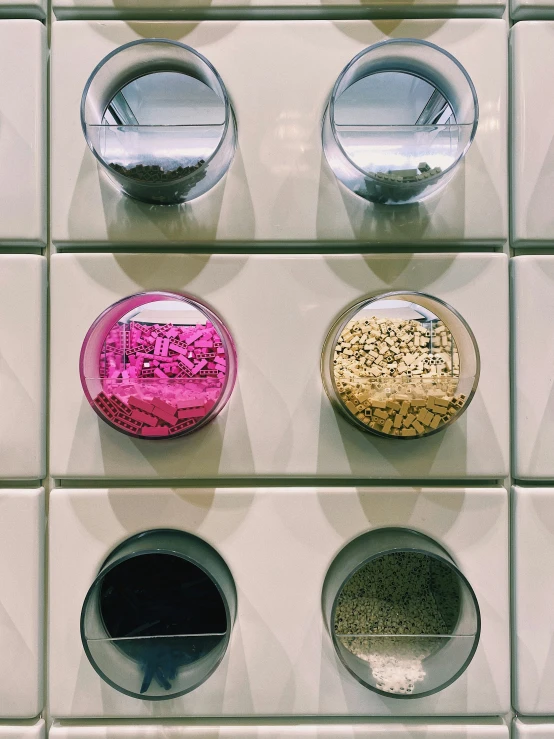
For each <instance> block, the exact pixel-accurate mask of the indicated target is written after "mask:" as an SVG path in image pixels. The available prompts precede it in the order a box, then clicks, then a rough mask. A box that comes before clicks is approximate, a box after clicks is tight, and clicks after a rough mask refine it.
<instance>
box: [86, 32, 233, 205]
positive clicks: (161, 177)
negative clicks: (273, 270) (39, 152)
mask: <svg viewBox="0 0 554 739" xmlns="http://www.w3.org/2000/svg"><path fill="white" fill-rule="evenodd" d="M118 57H120V58H118ZM104 67H105V68H104ZM145 68H146V70H149V69H151V70H152V71H146V72H145V71H144V70H145ZM110 73H112V74H113V77H115V78H116V79H119V78H121V84H118V83H117V82H114V80H113V79H112V74H110ZM114 93H115V94H114ZM82 117H83V127H84V130H85V135H86V137H87V141H88V144H89V146H90V147H91V149H92V151H93V152H94V153H95V155H96V156H97V158H98V159H99V160H100V161H101V162H102V164H103V165H104V166H105V167H106V168H107V171H108V173H109V174H110V177H111V178H112V179H114V180H115V181H116V182H117V183H118V184H119V185H120V187H121V189H122V190H123V191H124V192H126V193H127V194H128V195H131V196H132V197H136V198H138V199H141V200H147V201H149V202H153V203H159V204H171V203H179V202H183V201H185V200H190V199H191V198H193V197H197V196H198V195H201V194H202V193H203V192H206V191H207V190H208V189H209V188H211V187H212V186H213V185H214V184H215V183H216V182H217V181H218V180H219V179H220V178H221V177H222V176H223V174H224V173H225V171H226V170H227V168H228V166H229V164H230V162H231V159H232V156H233V152H234V140H235V130H234V129H235V124H234V118H233V114H232V110H231V108H230V103H229V100H228V98H227V93H226V91H225V88H224V86H223V83H222V81H221V79H220V78H219V76H218V75H217V73H216V72H215V70H214V69H213V68H212V67H211V65H210V64H209V62H208V61H207V60H205V59H204V58H203V57H201V56H200V55H198V54H196V52H194V51H193V50H192V49H189V48H188V47H186V46H184V45H183V44H178V43H176V42H171V41H167V40H163V39H162V40H155V39H147V40H144V41H142V42H135V44H129V45H127V46H124V47H121V49H119V50H116V52H114V54H112V55H110V56H108V57H106V59H105V60H104V61H103V62H102V64H101V65H99V67H98V68H97V70H95V71H94V73H93V75H92V76H91V78H90V80H89V83H88V84H87V87H86V88H85V93H84V98H83V109H82Z"/></svg>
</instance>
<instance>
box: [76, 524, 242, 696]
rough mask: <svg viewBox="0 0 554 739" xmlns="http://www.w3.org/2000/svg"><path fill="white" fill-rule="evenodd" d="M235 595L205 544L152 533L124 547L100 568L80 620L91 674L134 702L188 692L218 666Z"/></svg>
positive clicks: (227, 576) (224, 569)
mask: <svg viewBox="0 0 554 739" xmlns="http://www.w3.org/2000/svg"><path fill="white" fill-rule="evenodd" d="M235 609H236V590H235V586H234V582H233V579H232V576H231V573H230V572H229V570H228V568H227V566H226V565H225V563H224V562H223V560H222V559H221V557H220V556H219V555H218V554H217V552H215V550H213V549H212V548H211V547H210V546H209V545H208V544H206V542H203V541H202V540H200V539H198V538H197V537H194V536H192V535H189V534H185V533H183V532H174V531H152V532H146V533H145V534H141V535H139V536H137V537H133V538H132V539H129V540H127V541H126V542H124V544H123V546H122V547H119V548H118V549H117V550H115V552H112V554H111V555H110V557H109V558H108V559H107V560H106V562H105V563H104V565H103V566H102V568H101V570H100V573H99V575H98V577H97V578H96V580H95V581H94V583H93V585H92V587H91V588H90V590H89V592H88V594H87V597H86V599H85V603H84V605H83V611H82V614H81V637H82V641H83V646H84V648H85V651H86V653H87V656H88V658H89V660H90V662H91V663H92V665H93V667H94V668H95V670H96V671H97V672H98V674H99V675H100V676H101V677H102V678H103V679H104V680H105V681H106V682H108V683H109V684H110V685H111V686H112V687H114V688H116V689H117V690H119V691H121V692H123V693H126V694H127V695H131V696H133V697H136V698H142V699H148V700H162V699H169V698H174V697H176V696H177V695H182V694H184V693H187V692H189V691H190V690H193V689H194V688H195V687H198V685H200V684H201V683H202V682H204V681H205V680H206V679H207V678H208V677H209V676H210V675H211V674H212V673H213V671H214V670H215V669H216V667H217V666H218V664H219V663H220V662H221V659H222V658H223V656H224V654H225V651H226V649H227V645H228V642H229V638H230V632H231V628H232V623H233V621H234V615H235Z"/></svg>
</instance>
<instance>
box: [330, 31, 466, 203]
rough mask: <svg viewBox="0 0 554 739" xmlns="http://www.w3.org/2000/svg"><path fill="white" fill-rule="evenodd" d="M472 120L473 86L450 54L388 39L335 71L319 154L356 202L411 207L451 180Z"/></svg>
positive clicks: (424, 44)
mask: <svg viewBox="0 0 554 739" xmlns="http://www.w3.org/2000/svg"><path fill="white" fill-rule="evenodd" d="M478 119H479V106H478V102H477V94H476V91H475V87H474V85H473V82H472V81H471V78H470V77H469V75H468V73H467V72H466V70H465V69H464V68H463V67H462V65H461V64H460V63H459V62H458V61H457V60H456V59H455V58H454V57H453V56H452V55H451V54H449V53H448V52H447V51H445V50H444V49H441V48H439V47H438V46H435V45H434V44H431V43H429V42H428V41H422V40H420V39H408V38H406V39H390V40H388V41H382V42H381V43H378V44H375V45H374V46H370V47H369V48H367V49H365V50H364V51H362V52H361V53H360V54H358V55H357V56H356V57H354V59H352V61H351V62H350V63H349V64H348V65H347V66H346V67H345V68H344V70H343V71H342V72H341V74H340V76H339V78H338V79H337V81H336V83H335V86H334V88H333V90H332V93H331V96H330V99H329V103H328V106H327V109H326V111H325V114H324V118H323V133H322V136H323V149H324V151H325V155H326V157H327V161H328V162H329V165H330V167H331V169H332V170H333V172H334V174H335V176H336V177H337V178H338V179H339V180H340V181H341V182H342V183H343V184H344V185H345V186H346V187H347V188H348V189H349V190H351V191H352V192H354V193H356V194H357V195H359V196H360V197H362V198H365V199H366V200H369V201H371V202H374V203H381V204H384V205H395V204H404V203H413V202H417V201H421V200H423V199H425V198H427V197H429V196H430V195H432V194H434V193H435V192H437V191H438V190H440V189H441V188H442V187H444V185H446V183H447V182H448V181H449V180H450V179H451V178H452V177H453V175H454V173H455V171H456V168H457V167H458V165H459V164H460V162H461V161H462V159H463V158H464V156H465V154H466V153H467V150H468V149H469V147H470V145H471V143H472V141H473V139H474V137H475V133H476V131H477V124H478Z"/></svg>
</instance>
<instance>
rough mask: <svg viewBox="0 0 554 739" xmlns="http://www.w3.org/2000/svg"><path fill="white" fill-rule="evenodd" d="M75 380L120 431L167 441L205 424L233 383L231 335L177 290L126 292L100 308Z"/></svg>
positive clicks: (234, 360) (234, 361) (234, 368)
mask: <svg viewBox="0 0 554 739" xmlns="http://www.w3.org/2000/svg"><path fill="white" fill-rule="evenodd" d="M79 370H80V376H81V384H82V386H83V390H84V393H85V396H86V398H87V400H88V402H89V403H90V405H91V407H92V408H93V409H94V411H95V412H96V413H97V414H98V415H99V416H100V418H102V420H103V421H105V422H106V423H108V424H109V425H110V426H112V427H113V428H115V429H117V430H118V431H120V432H122V433H124V434H127V435H129V436H134V437H136V438H140V439H152V440H154V439H167V438H174V437H177V436H183V435H186V434H189V433H192V432H193V431H197V430H198V429H200V428H203V427H204V426H205V425H206V424H208V423H209V422H210V421H212V420H213V419H214V418H215V417H216V416H217V414H218V413H220V411H222V410H223V408H224V407H225V405H226V404H227V402H228V401H229V398H230V397H231V393H232V391H233V387H234V385H235V381H236V375H237V356H236V350H235V345H234V342H233V339H232V337H231V335H230V333H229V331H228V329H227V328H226V326H225V325H224V323H223V322H222V321H221V319H220V318H219V317H218V316H217V315H216V314H215V313H214V312H213V311H212V310H210V309H209V308H208V307H207V306H205V305H203V304H202V303H200V302H199V301H198V300H196V299H195V298H191V297H187V296H185V295H180V294H177V293H166V292H147V293H139V294H137V295H131V296H129V297H127V298H123V300H120V301H118V302H117V303H114V305H112V306H110V307H109V308H108V309H107V310H105V311H104V312H103V313H102V314H101V315H100V316H99V317H98V318H97V319H96V321H95V322H94V323H93V324H92V326H91V327H90V329H89V331H88V333H87V335H86V337H85V339H84V341H83V345H82V348H81V356H80V365H79Z"/></svg>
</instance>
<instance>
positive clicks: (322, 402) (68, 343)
mask: <svg viewBox="0 0 554 739" xmlns="http://www.w3.org/2000/svg"><path fill="white" fill-rule="evenodd" d="M147 290H170V291H171V290H173V291H177V292H181V293H185V294H190V295H192V296H193V297H197V298H199V299H200V300H202V301H206V302H207V303H208V305H210V306H211V307H212V309H214V310H215V311H216V312H217V313H218V315H219V316H220V317H221V318H222V319H223V321H224V322H225V323H226V325H227V326H228V328H229V330H230V332H231V335H232V336H233V338H234V340H235V342H236V344H237V351H238V381H237V385H236V387H235V389H234V392H233V394H232V396H231V399H230V402H229V404H228V405H227V407H226V408H225V409H224V410H223V412H222V413H220V414H219V416H217V418H216V419H215V420H214V421H213V422H212V423H210V424H209V425H207V426H206V427H204V428H203V429H201V430H199V431H197V432H195V433H193V434H190V435H189V436H187V437H182V438H176V439H169V440H162V441H159V440H158V441H151V440H142V439H133V438H131V437H128V436H125V435H124V434H122V433H121V432H119V431H117V430H116V429H114V428H112V427H111V426H108V425H107V424H106V423H105V422H104V421H102V420H101V419H100V418H99V417H98V416H97V415H96V413H95V412H94V411H93V410H92V408H91V407H90V405H89V403H88V401H87V400H86V398H85V395H84V393H83V390H82V386H81V382H80V378H79V371H78V367H79V354H80V350H81V346H82V343H83V340H84V338H85V335H86V333H87V331H88V329H89V327H90V325H91V324H92V323H93V321H94V320H95V319H96V318H97V316H99V315H100V314H101V313H102V312H103V311H104V310H105V309H106V308H108V307H109V306H110V305H112V304H113V303H115V302H116V301H118V300H120V299H121V298H124V297H126V296H128V295H132V294H134V293H138V292H143V291H147ZM391 290H416V291H421V292H424V293H429V294H430V295H434V296H436V297H438V298H440V299H442V300H444V301H445V302H446V303H449V304H450V305H452V307H454V308H455V309H456V310H457V311H459V313H460V314H461V315H462V316H463V317H464V318H465V319H466V321H467V322H468V324H469V326H470V327H471V329H472V330H473V332H474V334H475V337H476V341H477V344H478V346H479V350H480V353H481V376H480V380H479V385H478V388H477V393H476V395H475V397H474V399H473V401H472V402H471V405H470V406H469V408H468V410H467V411H466V413H465V414H464V415H463V416H462V417H461V418H460V419H459V420H458V421H457V422H456V423H454V424H453V425H452V426H450V427H449V428H448V429H446V430H445V431H444V432H443V433H440V434H437V435H435V436H432V437H429V438H426V439H420V440H415V441H410V442H408V443H402V442H396V441H394V440H391V439H380V438H377V437H375V436H373V435H370V434H368V433H365V432H364V431H361V430H359V429H357V428H355V427H354V426H352V425H351V424H350V423H349V422H348V421H347V420H346V419H344V418H343V417H342V416H341V415H340V414H338V413H337V412H336V411H334V410H333V407H332V406H331V403H330V401H329V399H328V397H327V395H326V393H325V391H324V389H323V385H322V381H321V376H320V361H321V350H322V347H323V343H324V341H325V337H326V335H327V332H328V330H329V328H330V326H331V324H332V323H333V321H334V320H335V319H336V318H337V317H338V316H339V315H340V314H341V313H342V312H343V310H344V309H345V308H346V307H348V306H349V305H350V304H351V303H352V302H354V301H356V300H358V299H361V298H363V297H364V296H369V295H376V294H379V293H383V292H388V291H391ZM508 334H509V328H508V260H507V258H506V257H505V256H504V255H502V254H471V255H470V254H462V255H454V254H443V255H421V254H420V255H398V254H397V255H389V256H367V257H363V256H360V255H351V256H348V255H341V256H336V255H333V256H322V255H319V256H316V255H282V256H272V255H253V256H246V255H243V256H239V255H235V256H225V255H219V256H213V255H212V256H207V255H206V256H202V255H200V256H199V255H177V254H165V255H156V254H135V255H123V254H120V255H117V254H116V255H114V254H89V255H85V254H61V255H60V254H58V255H55V256H54V257H53V258H52V260H51V346H50V351H51V355H50V357H51V375H50V379H51V389H50V393H51V396H50V399H51V407H50V422H51V425H50V428H51V433H50V451H51V467H50V472H51V474H52V475H53V476H54V477H56V478H104V479H137V478H144V479H157V478H162V479H176V478H189V479H210V480H211V479H215V478H217V477H223V478H239V479H242V478H255V477H260V476H261V477H276V478H280V477H283V476H289V477H302V478H320V479H321V478H334V479H345V478H352V477H354V478H355V479H368V478H370V479H379V478H391V479H410V480H416V479H417V480H419V479H425V478H438V479H445V478H451V479H460V478H465V477H467V478H474V479H484V478H495V479H500V478H503V477H504V476H505V475H506V474H507V473H508V466H509V462H508V460H509V379H508V374H509V373H508V369H509V355H508Z"/></svg>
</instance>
